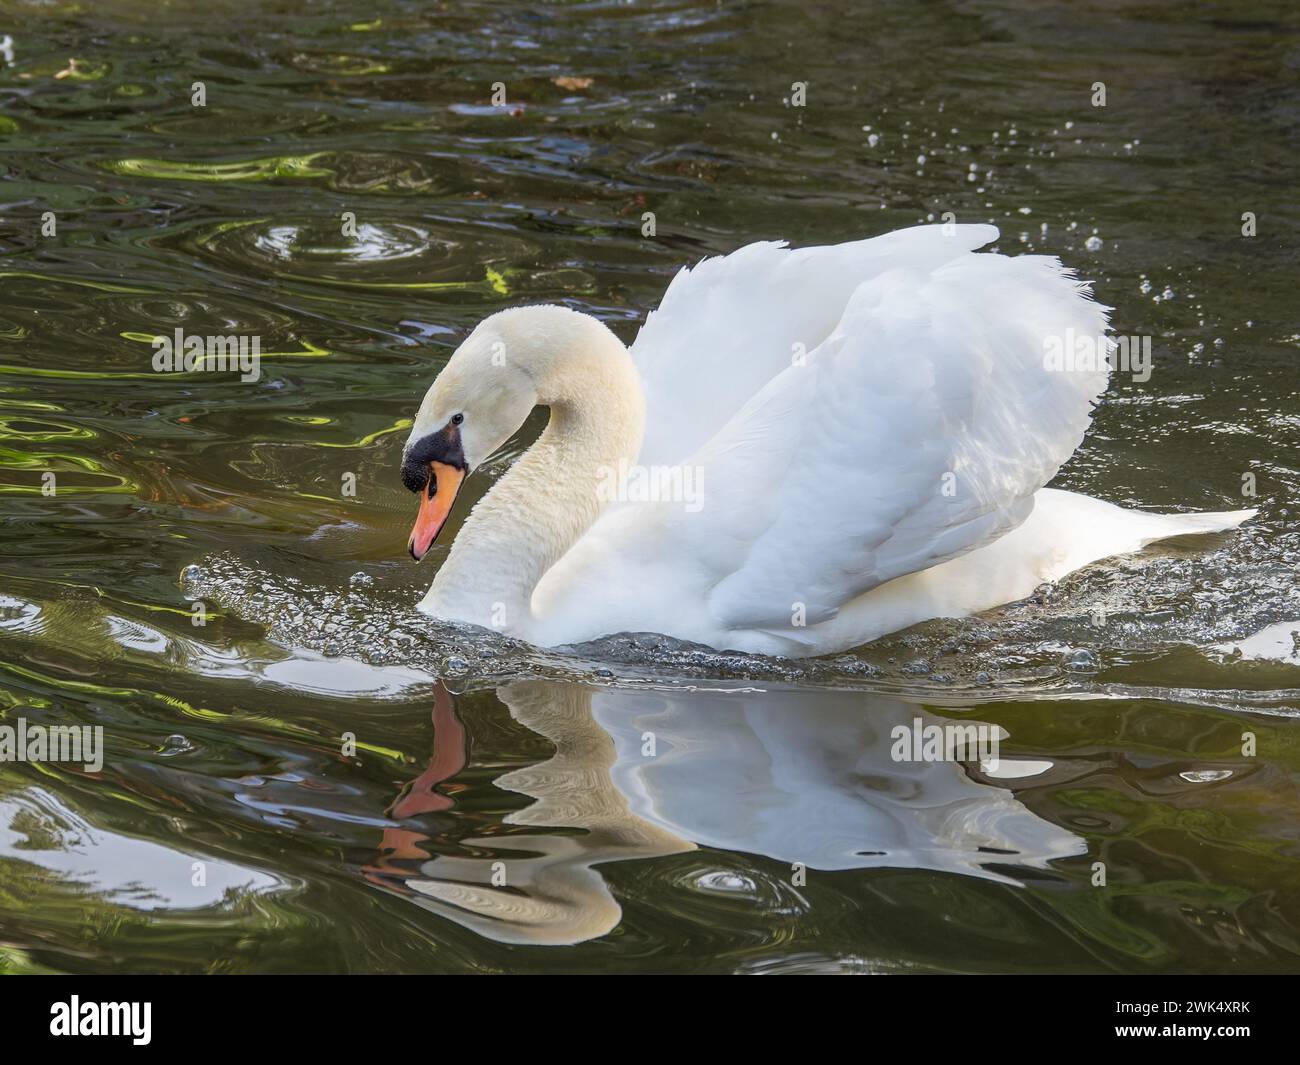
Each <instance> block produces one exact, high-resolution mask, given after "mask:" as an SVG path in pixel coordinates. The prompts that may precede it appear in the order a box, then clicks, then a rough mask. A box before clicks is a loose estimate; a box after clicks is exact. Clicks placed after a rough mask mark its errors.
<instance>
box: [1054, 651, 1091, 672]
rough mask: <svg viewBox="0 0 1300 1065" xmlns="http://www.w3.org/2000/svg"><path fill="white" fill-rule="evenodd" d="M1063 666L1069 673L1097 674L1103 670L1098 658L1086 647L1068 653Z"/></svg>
mask: <svg viewBox="0 0 1300 1065" xmlns="http://www.w3.org/2000/svg"><path fill="white" fill-rule="evenodd" d="M1061 664H1062V665H1063V666H1064V668H1065V670H1066V672H1068V673H1096V672H1097V671H1098V670H1099V669H1101V663H1100V662H1099V661H1098V659H1097V656H1096V655H1095V654H1093V652H1091V651H1089V650H1088V649H1087V648H1086V647H1080V648H1078V649H1077V650H1074V651H1070V652H1068V653H1067V654H1066V655H1065V658H1064V660H1063V661H1062V663H1061Z"/></svg>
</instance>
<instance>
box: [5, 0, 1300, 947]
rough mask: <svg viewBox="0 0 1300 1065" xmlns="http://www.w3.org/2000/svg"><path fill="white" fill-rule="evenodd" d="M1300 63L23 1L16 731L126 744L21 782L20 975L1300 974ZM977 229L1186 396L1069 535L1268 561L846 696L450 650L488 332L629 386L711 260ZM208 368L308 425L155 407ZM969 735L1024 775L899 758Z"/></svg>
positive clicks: (859, 37)
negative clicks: (445, 591) (799, 90)
mask: <svg viewBox="0 0 1300 1065" xmlns="http://www.w3.org/2000/svg"><path fill="white" fill-rule="evenodd" d="M1296 31H1297V24H1296V19H1295V16H1294V13H1293V12H1291V11H1289V9H1288V7H1287V6H1286V5H1283V4H1271V3H1265V2H1260V3H1240V4H1235V5H1232V6H1231V7H1230V8H1229V7H1226V6H1225V7H1223V8H1213V9H1204V10H1202V9H1197V10H1196V11H1185V10H1182V9H1170V10H1168V11H1163V10H1158V9H1155V8H1150V7H1147V8H1130V7H1124V6H1122V5H1117V4H1105V5H1097V6H1096V8H1095V10H1092V11H1082V10H1080V9H1079V5H1065V4H1061V5H1055V6H1047V7H1044V6H1043V5H1040V4H1017V3H1000V4H999V3H994V4H988V5H981V6H980V7H978V8H976V7H974V6H966V5H959V6H957V7H953V6H951V5H946V6H941V7H933V8H932V7H917V6H916V5H911V4H870V5H867V4H856V3H829V4H818V5H815V7H814V8H812V9H809V8H808V6H807V5H794V4H777V3H773V4H762V3H755V4H745V5H717V4H688V3H682V2H658V3H656V2H648V3H636V4H624V3H586V4H576V5H556V6H553V7H537V6H535V5H528V6H527V7H519V8H515V7H513V6H512V5H506V4H500V3H490V4H489V3H483V4H466V5H456V6H455V7H449V8H448V9H447V10H440V9H429V8H428V6H427V5H421V4H414V3H411V4H404V3H392V2H389V3H384V2H379V3H369V4H366V5H357V4H354V3H324V4H313V5H310V6H308V5H305V4H294V3H286V4H281V5H277V6H276V7H275V8H274V9H266V10H264V11H259V10H257V9H255V8H252V7H250V6H249V5H246V4H240V3H224V4H223V3H205V4H202V5H199V4H194V5H190V4H184V3H176V4H171V5H164V6H161V7H160V6H159V5H158V4H156V3H154V2H151V3H143V2H141V3H134V2H127V3H124V2H120V0H114V2H99V3H96V4H94V5H74V4H66V3H57V2H55V3H34V2H33V3H15V2H3V3H0V40H3V38H4V36H5V35H6V34H7V35H9V36H11V37H12V52H13V56H12V60H11V61H6V60H5V59H3V58H0V63H3V66H0V149H2V150H0V372H2V373H3V377H2V379H0V406H2V407H3V410H2V411H0V432H2V433H3V438H4V443H3V465H4V470H3V478H2V487H0V499H2V500H3V502H2V503H0V506H2V507H3V513H4V518H5V520H4V522H3V524H0V657H2V658H3V675H2V676H3V679H2V681H0V691H2V692H3V697H4V705H3V713H4V719H3V723H4V724H7V725H11V724H13V723H15V722H16V721H17V720H18V719H19V718H22V719H24V720H25V721H26V722H27V723H28V724H29V725H36V724H50V725H53V724H84V725H99V726H102V727H103V730H104V739H105V746H106V751H105V766H104V769H103V770H102V772H101V773H99V774H97V775H91V774H87V773H84V772H82V771H81V770H80V769H78V768H75V767H73V766H70V765H66V764H53V763H44V764H32V763H26V762H10V763H4V764H0V807H3V809H0V968H4V969H11V970H16V971H29V970H31V971H64V972H121V971H133V970H134V971H156V970H164V971H177V972H189V971H221V972H252V971H279V970H286V969H290V970H294V971H316V970H347V971H402V972H415V971H429V970H432V971H471V970H472V971H501V970H510V971H550V970H563V971H586V970H601V971H647V970H650V971H659V970H708V971H727V972H784V971H819V970H827V971H847V972H918V971H931V972H933V971H941V972H949V971H963V972H1006V971H1024V970H1027V969H1028V970H1034V971H1053V970H1061V969H1068V970H1082V971H1121V972H1166V971H1169V972H1173V971H1182V972H1187V971H1193V972H1211V971H1247V970H1249V971H1294V970H1295V969H1297V968H1298V967H1300V901H1298V900H1300V893H1298V892H1297V888H1298V887H1300V876H1298V875H1297V874H1298V871H1300V865H1298V863H1297V857H1298V840H1297V827H1296V826H1297V825H1298V824H1300V809H1298V806H1300V803H1298V801H1297V789H1296V775H1297V772H1298V771H1300V731H1297V729H1300V723H1298V722H1297V716H1300V650H1298V649H1297V648H1298V647H1300V643H1298V642H1297V641H1298V640H1300V636H1297V635H1296V634H1297V633H1300V594H1298V592H1297V564H1298V563H1300V530H1298V529H1297V524H1296V513H1295V506H1296V504H1295V503H1294V500H1295V498H1296V494H1297V488H1298V487H1300V463H1298V462H1297V455H1298V454H1300V395H1298V391H1300V389H1298V386H1297V381H1298V380H1300V377H1298V375H1297V371H1296V360H1297V352H1296V346H1297V343H1300V335H1297V333H1296V324H1295V318H1294V313H1293V308H1294V296H1293V291H1294V285H1295V277H1296V269H1297V252H1296V249H1297V240H1296V238H1297V231H1298V230H1300V217H1298V213H1297V209H1296V207H1295V204H1294V197H1293V196H1292V195H1291V193H1292V190H1293V189H1294V186H1295V178H1296V174H1295V168H1294V160H1295V157H1296V129H1297V90H1296V85H1295V79H1294V70H1293V62H1292V58H1293V57H1292V53H1293V49H1294V41H1295V39H1296V38H1295V34H1296ZM2 55H3V53H0V56H2ZM557 78H558V79H585V78H590V79H591V82H590V84H585V85H584V84H583V83H582V82H581V80H578V81H566V82H565V83H564V84H559V83H557V81H556V79H557ZM796 81H803V82H806V83H807V106H806V107H796V106H792V104H791V101H792V92H793V90H792V83H793V82H796ZM1097 81H1104V82H1105V83H1106V90H1107V101H1106V106H1105V107H1094V106H1092V103H1091V100H1092V97H1093V93H1094V89H1093V85H1094V83H1095V82H1097ZM195 82H202V83H203V85H204V88H205V91H206V94H207V105H206V106H205V107H195V106H193V105H192V103H191V96H192V94H193V92H194V91H195V90H194V83H195ZM494 82H504V84H505V87H506V94H507V106H506V107H494V106H493V105H492V99H491V97H492V92H493V88H492V86H493V83H494ZM46 211H52V212H53V213H54V219H55V225H56V229H55V232H54V233H53V234H52V235H42V215H43V212H46ZM646 211H653V212H654V214H655V216H656V224H657V234H656V236H655V237H654V238H653V239H648V238H644V237H642V235H641V227H642V216H643V214H644V213H645V212H646ZM945 211H952V212H953V213H954V214H955V215H956V216H957V218H958V219H959V220H961V221H993V222H996V223H997V224H999V225H1000V226H1001V228H1002V234H1003V236H1002V240H1001V243H1000V247H1001V248H1002V249H1003V250H1007V251H1013V252H1018V251H1022V250H1023V251H1041V252H1047V253H1051V254H1058V255H1060V256H1062V257H1063V258H1064V259H1066V261H1067V262H1069V263H1070V264H1071V265H1074V266H1076V267H1078V268H1079V270H1080V271H1081V273H1083V274H1084V275H1085V276H1088V277H1091V278H1093V279H1095V280H1096V281H1097V288H1098V293H1099V295H1100V297H1101V298H1102V299H1103V300H1104V301H1105V302H1107V303H1109V304H1112V305H1113V306H1114V307H1115V308H1116V313H1115V316H1114V318H1115V324H1116V327H1117V329H1118V330H1119V331H1120V332H1122V333H1124V334H1132V335H1150V336H1152V337H1153V338H1154V351H1155V369H1154V372H1153V374H1152V376H1151V378H1150V380H1149V381H1146V382H1134V381H1132V380H1131V379H1128V378H1122V379H1118V380H1116V382H1115V383H1114V384H1113V385H1112V388H1111V390H1110V392H1109V393H1108V395H1107V397H1106V399H1105V401H1104V403H1103V404H1102V406H1101V407H1100V409H1099V410H1098V412H1097V419H1096V423H1095V427H1094V430H1093V431H1092V433H1091V434H1090V435H1089V437H1088V439H1087V441H1086V442H1085V444H1084V447H1083V448H1082V449H1081V450H1080V452H1079V454H1078V455H1077V456H1076V457H1075V459H1074V460H1073V461H1072V462H1071V463H1070V465H1069V466H1068V467H1067V468H1066V470H1065V471H1064V472H1063V473H1062V475H1061V477H1060V478H1059V480H1058V482H1057V483H1058V484H1059V485H1060V486H1062V487H1067V488H1073V489H1077V490H1081V491H1085V492H1089V493H1092V494H1096V495H1099V496H1101V497H1104V498H1106V499H1109V500H1112V501H1114V502H1117V503H1121V504H1129V505H1137V506H1145V507H1151V508H1167V509H1182V508H1189V509H1207V510H1210V509H1213V510H1220V509H1233V508H1237V507H1242V506H1248V505H1250V506H1258V507H1260V510H1261V514H1260V517H1259V518H1258V519H1257V520H1256V521H1255V522H1253V523H1252V524H1251V525H1250V526H1248V527H1247V528H1246V529H1245V530H1243V531H1242V533H1240V534H1239V535H1233V536H1225V537H1216V538H1210V539H1208V540H1201V541H1197V542H1192V541H1185V542H1182V543H1175V544H1170V545H1165V546H1162V547H1161V548H1159V549H1158V550H1153V551H1149V552H1147V553H1145V554H1143V555H1141V556H1138V557H1135V558H1130V559H1125V560H1121V561H1118V562H1115V563H1112V564H1107V565H1104V566H1098V567H1093V568H1092V569H1090V570H1088V571H1085V572H1083V573H1080V574H1077V575H1075V576H1073V577H1071V578H1069V579H1068V580H1066V581H1064V582H1062V583H1061V584H1060V585H1058V586H1056V587H1050V588H1048V587H1044V588H1042V589H1040V590H1039V592H1038V594H1036V595H1035V596H1033V597H1032V598H1030V599H1028V600H1026V601H1024V602H1021V603H1017V604H1011V605H1009V606H1008V607H1006V608H1004V609H1002V610H998V611H993V612H991V613H989V614H988V615H985V616H983V617H980V618H975V619H969V620H965V621H953V620H947V621H936V622H931V623H928V624H926V625H922V626H919V627H917V628H916V629H913V630H910V631H908V632H906V633H901V634H896V635H894V636H891V637H887V638H885V639H883V640H881V641H879V642H877V643H876V644H873V645H871V646H868V647H865V648H861V649H858V650H856V651H854V652H853V653H851V654H847V655H842V656H835V657H833V658H829V659H826V660H821V661H816V662H788V661H778V660H770V659H755V658H747V657H744V656H740V655H735V654H720V653H717V652H713V651H709V650H708V649H705V648H699V647H692V646H689V645H683V644H680V643H678V642H677V641H673V640H669V639H666V638H663V637H658V636H655V635H654V634H628V635H620V636H616V637H612V638H609V639H607V640H603V641H600V642H598V643H597V644H595V645H590V646H586V647H581V648H572V649H560V650H555V651H547V652H538V651H537V650H535V649H531V648H528V647H526V646H524V645H521V644H518V643H514V642H511V641H509V640H505V639H503V638H500V637H497V636H493V635H490V634H485V633H475V632H466V631H462V630H458V629H456V628H455V627H453V626H447V625H441V624H438V623H436V622H431V621H428V620H426V619H422V618H419V617H418V616H416V615H413V614H412V612H411V607H412V605H413V604H414V603H415V602H416V601H417V600H418V598H419V596H420V594H421V593H422V591H423V589H424V588H425V587H426V586H427V583H428V581H429V580H430V578H431V574H432V572H433V570H434V566H435V565H436V563H437V562H438V561H439V560H440V559H441V558H442V557H444V556H445V543H444V545H442V546H439V547H438V548H435V550H434V552H433V553H432V555H431V558H430V559H429V560H426V562H425V563H424V564H422V565H421V566H419V567H416V566H414V565H412V564H411V562H410V560H409V559H408V558H406V556H405V541H406V535H407V532H408V530H409V526H410V523H411V520H412V518H413V514H414V507H413V503H412V500H411V497H410V496H409V495H408V494H407V493H406V492H405V491H404V489H403V488H402V487H401V485H400V482H399V479H398V458H399V453H400V449H401V444H402V441H403V439H404V437H405V430H406V427H407V426H408V425H409V422H408V421H407V419H409V417H410V416H411V414H412V412H413V411H414V408H415V405H416V403H417V401H418V398H419V396H420V395H421V394H422V392H423V390H424V388H425V387H426V385H427V383H428V381H429V380H430V379H432V377H433V375H434V374H435V373H436V371H437V369H438V367H439V366H440V365H442V363H443V362H444V361H445V359H446V358H447V356H448V355H449V353H450V351H451V350H453V349H454V347H455V344H456V343H457V342H458V340H459V339H460V338H461V337H463V336H464V335H465V333H466V332H467V331H468V330H469V329H470V328H471V327H472V326H473V325H474V324H475V323H476V322H477V321H478V320H479V319H480V318H481V317H482V316H484V315H486V314H488V313H490V312H492V311H494V310H497V309H500V308H502V307H507V306H513V305H516V304H518V303H521V302H526V301H538V300H550V301H562V302H568V303H570V304H572V305H574V306H578V307H581V308H583V309H587V310H591V311H593V312H595V313H597V314H599V315H601V316H602V317H603V318H604V319H605V320H606V321H608V322H609V323H610V324H611V326H612V327H613V328H614V329H615V330H616V331H617V332H619V333H620V335H622V336H623V337H624V338H625V339H628V340H630V339H631V338H632V337H633V336H634V335H635V331H636V328H637V325H638V323H639V322H640V321H641V320H643V318H644V314H645V312H646V310H647V309H649V308H651V307H653V305H654V303H655V301H656V300H657V298H658V297H659V295H660V294H661V292H662V290H663V287H664V286H665V284H666V282H667V280H668V278H669V277H670V276H671V275H672V272H673V271H674V270H676V269H677V268H678V267H680V266H681V265H684V264H686V263H689V262H692V261H694V260H696V259H698V258H699V257H701V256H703V255H706V254H714V253H719V252H725V251H728V250H731V249H733V248H735V247H737V246H739V245H740V244H743V243H745V242H747V241H749V240H754V239H761V238H775V237H780V238H786V239H789V240H791V241H793V242H795V243H798V244H811V243H819V242H834V241H839V240H844V239H848V238H851V237H857V236H861V235H869V234H873V233H878V232H883V231H885V230H888V229H892V228H896V227H899V226H903V225H909V224H913V223H915V222H918V221H923V220H926V219H930V218H933V220H936V221H938V220H942V215H943V213H944V212H945ZM1247 211H1249V212H1253V213H1254V215H1255V217H1256V220H1257V233H1256V235H1255V236H1254V237H1244V236H1242V233H1241V228H1242V225H1243V222H1242V217H1241V216H1242V214H1243V212H1247ZM349 212H350V213H351V214H352V215H353V216H355V234H354V235H352V234H344V233H343V231H342V223H343V219H344V216H345V214H346V213H349ZM178 326H179V327H182V328H184V329H185V330H186V332H188V333H196V334H208V333H213V334H218V333H219V334H228V333H236V334H244V335H258V336H260V338H261V350H262V353H263V356H264V357H263V361H262V363H261V372H260V376H259V378H258V379H257V380H256V381H251V382H247V383H243V382H240V380H239V376H238V375H237V374H232V373H217V372H204V371H196V372H192V373H183V374H165V373H155V372H153V370H152V368H151V364H150V360H151V357H152V355H153V349H152V347H151V345H150V340H151V338H152V337H154V336H155V335H159V334H166V335H170V334H171V333H172V332H173V331H174V330H175V329H176V328H177V327H178ZM540 424H541V422H540V420H539V419H538V418H534V420H533V421H532V422H531V423H530V424H529V425H528V426H527V427H526V428H525V429H524V430H523V431H522V432H521V434H520V436H519V437H518V439H517V440H516V441H515V442H514V443H513V444H512V445H511V447H510V448H509V449H507V453H506V454H505V455H503V456H502V457H501V458H500V460H499V461H496V462H495V463H493V464H492V468H491V469H490V470H488V471H487V472H486V473H480V474H479V475H477V476H476V477H475V478H473V479H472V480H471V481H470V482H469V484H468V485H467V488H466V493H467V494H468V500H469V501H472V500H473V499H474V498H475V495H474V493H481V492H482V491H483V490H484V489H485V488H486V487H487V486H488V485H490V483H491V481H492V479H493V478H494V477H495V476H498V475H499V474H500V472H501V471H502V470H503V469H505V468H506V467H507V466H508V463H509V460H510V458H512V457H513V456H514V455H515V454H517V453H518V452H519V450H521V449H522V448H523V447H525V446H526V445H527V443H528V441H529V440H530V439H531V438H532V436H533V435H535V434H536V432H537V431H538V430H539V428H540ZM46 473H53V474H54V477H55V482H54V483H55V486H56V491H55V494H53V495H49V494H45V493H43V492H42V487H43V485H45V484H46V481H47V479H46V478H44V476H43V475H44V474H46ZM347 475H352V479H353V480H354V483H355V486H356V493H355V495H347V494H345V493H344V485H345V484H346V483H347V482H348V480H349V478H348V476H347ZM1252 480H1253V482H1254V485H1253V486H1254V490H1255V492H1256V495H1255V497H1254V498H1253V499H1249V498H1247V499H1245V500H1243V489H1244V488H1247V487H1249V486H1250V482H1251V481H1252ZM475 482H477V484H476V483H475ZM456 520H458V519H453V524H452V526H451V527H450V528H449V529H448V530H447V533H445V534H444V537H445V538H446V539H448V540H449V539H450V536H449V535H448V534H452V533H454V532H455V529H456V526H455V521H456ZM195 603H198V604H200V608H196V607H195V606H194V605H193V604H195ZM199 609H201V610H202V616H197V611H198V610H199ZM196 621H202V622H204V623H203V624H197V623H196ZM439 678H441V680H439ZM945 723H947V724H962V725H965V724H972V725H983V726H986V729H985V731H984V733H982V734H985V735H997V736H998V737H999V738H1000V757H999V758H998V760H997V764H996V765H993V764H991V763H989V761H988V760H987V759H981V758H980V757H978V756H968V757H964V758H962V759H961V760H959V761H955V762H954V761H939V762H933V761H930V762H926V761H916V762H899V761H897V760H895V759H894V758H893V757H891V748H892V746H893V744H894V743H895V742H896V740H895V736H896V735H897V732H896V731H895V730H897V729H902V730H903V731H904V732H906V731H908V730H911V729H913V728H917V729H924V728H927V727H930V726H935V725H943V724H945ZM968 753H969V752H968ZM196 863H198V864H197V865H196ZM1098 863H1101V865H1100V866H1099V865H1098ZM1099 868H1104V875H1105V881H1106V882H1105V885H1104V886H1098V884H1097V883H1096V881H1097V880H1098V878H1099V873H1098V869H1099Z"/></svg>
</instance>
